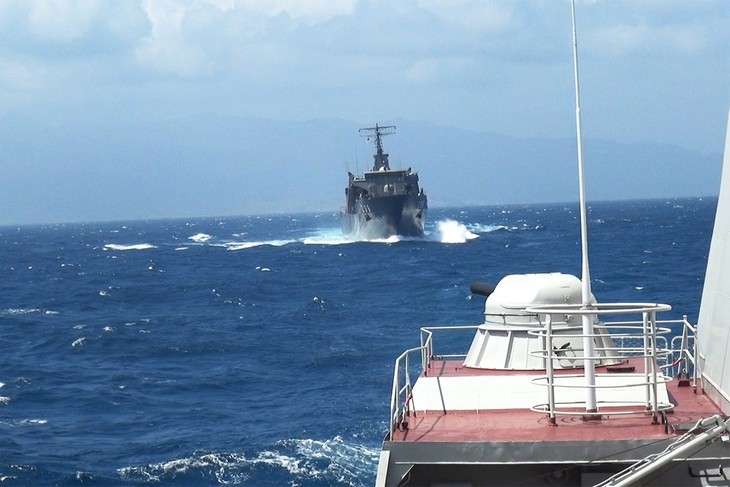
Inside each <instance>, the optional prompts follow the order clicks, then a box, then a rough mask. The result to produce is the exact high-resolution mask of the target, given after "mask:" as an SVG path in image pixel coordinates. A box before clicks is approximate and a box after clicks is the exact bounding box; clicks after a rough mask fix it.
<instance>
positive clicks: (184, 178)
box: [0, 115, 722, 224]
mask: <svg viewBox="0 0 730 487" xmlns="http://www.w3.org/2000/svg"><path fill="white" fill-rule="evenodd" d="M382 124H383V125H385V124H386V123H385V122H383V123H382ZM394 124H395V125H396V126H397V132H396V134H395V135H391V136H388V137H386V138H385V139H384V146H385V150H386V151H387V152H389V153H390V158H391V167H394V168H395V167H412V168H413V169H414V170H416V171H418V172H419V174H420V176H421V183H422V186H423V187H424V188H425V189H426V192H427V194H428V195H429V203H430V204H431V205H432V206H457V205H465V204H497V203H505V204H510V203H537V202H559V201H574V200H575V199H576V198H577V175H576V174H577V170H576V156H575V151H576V149H575V141H574V140H571V139H520V138H517V137H511V136H505V135H499V134H495V133H480V132H474V131H466V130H459V129H455V128H450V127H439V126H435V125H433V124H430V123H425V122H414V121H408V120H397V121H395V122H394ZM363 126H371V125H367V124H366V125H363V124H359V123H355V122H351V121H344V120H335V119H320V120H312V121H306V122H295V121H272V120H266V119H261V118H238V117H224V116H217V115H201V116H198V117H195V118H185V119H179V120H174V121H170V122H165V123H151V122H147V123H140V124H137V125H124V124H119V125H91V124H89V125H75V126H65V127H55V128H54V127H44V126H42V125H40V124H37V123H35V122H34V121H32V120H30V119H27V118H24V117H22V116H18V115H13V116H6V117H5V118H3V119H1V120H0V128H1V129H2V130H1V131H0V143H1V144H2V148H3V150H2V153H0V167H2V171H3V174H4V176H3V191H2V196H0V198H2V205H3V208H5V209H6V212H5V213H4V214H3V217H2V219H0V223H1V224H9V223H34V222H65V221H98V220H119V219H143V218H160V217H171V216H212V215H237V214H255V213H264V214H265V213H278V212H309V211H331V212H335V211H337V210H338V209H339V207H340V206H341V205H342V203H343V201H344V187H345V185H346V182H347V171H348V170H349V171H352V172H356V171H357V172H362V171H363V170H365V169H366V168H369V166H370V165H371V163H372V153H373V152H374V147H373V145H372V144H368V143H367V142H366V141H365V140H364V139H362V138H361V137H360V136H359V134H358V129H359V128H360V127H363ZM719 146H720V143H718V147H719ZM584 158H585V163H586V181H587V194H588V199H589V200H610V199H629V198H658V197H682V196H710V195H716V194H717V192H718V189H719V180H720V169H721V161H722V156H721V154H720V153H719V152H718V153H716V154H710V155H706V154H701V153H699V152H694V151H690V150H686V149H682V148H679V147H675V146H667V145H658V144H653V143H649V142H647V143H641V144H622V143H617V142H611V141H603V140H594V139H590V138H587V139H586V140H584Z"/></svg>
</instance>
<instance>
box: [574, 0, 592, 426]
mask: <svg viewBox="0 0 730 487" xmlns="http://www.w3.org/2000/svg"><path fill="white" fill-rule="evenodd" d="M571 10H572V13H573V73H574V77H575V128H576V133H577V136H578V137H577V138H578V185H579V191H580V193H579V199H580V243H581V254H582V276H581V282H582V304H583V309H590V308H591V307H592V305H591V272H590V269H589V266H588V216H587V212H586V194H585V193H586V189H585V179H584V177H583V134H582V131H581V121H580V85H579V83H578V36H577V34H576V28H575V0H571ZM582 323H583V356H584V357H585V358H584V359H583V368H584V372H585V380H586V412H588V413H595V412H597V411H598V408H597V407H596V388H595V385H596V369H595V361H594V360H593V359H592V358H590V357H593V356H594V354H595V350H594V346H593V336H592V335H593V316H592V315H586V314H584V315H582Z"/></svg>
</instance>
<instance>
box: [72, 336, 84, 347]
mask: <svg viewBox="0 0 730 487" xmlns="http://www.w3.org/2000/svg"><path fill="white" fill-rule="evenodd" d="M85 342H86V337H81V338H77V339H76V340H74V341H73V343H72V344H71V346H72V347H80V346H81V345H83V344H84V343H85Z"/></svg>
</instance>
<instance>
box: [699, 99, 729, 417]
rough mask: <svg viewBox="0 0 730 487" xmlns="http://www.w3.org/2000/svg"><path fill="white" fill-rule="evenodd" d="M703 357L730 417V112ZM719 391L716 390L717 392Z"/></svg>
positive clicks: (702, 319)
mask: <svg viewBox="0 0 730 487" xmlns="http://www.w3.org/2000/svg"><path fill="white" fill-rule="evenodd" d="M697 329H698V333H697V335H698V342H699V343H698V344H699V355H700V357H701V361H700V362H701V366H702V374H703V376H704V379H705V383H706V384H705V385H706V386H710V387H707V390H708V393H709V394H711V396H712V397H713V400H714V401H715V402H717V403H718V404H720V405H721V406H724V407H723V411H724V412H725V414H730V406H729V405H728V401H730V346H729V344H730V112H729V113H728V126H727V133H726V135H725V156H724V162H723V170H722V182H721V184H720V195H719V198H718V202H717V214H716V215H715V228H714V230H713V232H712V242H711V244H710V254H709V257H708V260H707V273H706V275H705V286H704V289H703V291H702V303H701V305H700V315H699V320H698V322H697ZM714 389H716V390H714Z"/></svg>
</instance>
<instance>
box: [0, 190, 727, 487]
mask: <svg viewBox="0 0 730 487" xmlns="http://www.w3.org/2000/svg"><path fill="white" fill-rule="evenodd" d="M716 204H717V199H716V198H702V199H700V198H695V199H672V200H650V201H630V202H610V203H609V202H606V203H595V204H591V205H590V212H589V232H590V258H591V273H592V278H593V292H594V294H595V295H596V296H597V298H598V300H599V301H603V302H607V301H621V302H628V301H641V302H665V303H668V304H671V305H673V307H674V308H673V310H672V311H671V312H670V313H668V314H667V315H666V316H665V317H666V318H678V317H681V316H682V315H683V314H687V315H688V316H689V319H690V320H691V321H693V322H696V319H697V314H698V311H699V300H700V297H701V292H702V281H703V278H704V272H705V265H706V261H707V253H708V250H709V243H710V236H711V231H712V225H713V221H714V213H715V207H716ZM578 216H579V215H578V208H577V205H575V204H552V205H532V206H489V207H469V208H450V209H432V210H430V213H429V222H428V224H427V235H426V236H425V237H424V238H422V239H389V240H384V241H375V242H353V241H348V240H347V239H345V238H343V237H342V236H341V234H340V231H339V226H338V221H337V215H335V214H306V215H278V216H266V217H265V216H254V217H230V218H189V219H174V220H156V221H129V222H114V223H85V224H65V225H40V226H21V227H2V228H0V249H1V250H0V383H2V384H3V386H2V387H0V434H1V435H2V438H1V439H0V484H2V485H13V486H14V485H103V486H137V485H155V486H158V485H161V486H165V485H201V486H203V485H245V486H302V487H310V486H311V487H314V486H369V485H373V483H374V480H375V469H376V464H377V458H378V453H379V447H380V444H381V441H382V438H383V436H384V434H385V432H386V429H387V424H386V421H387V417H388V412H389V397H390V388H391V380H392V367H393V362H394V360H395V358H396V356H397V355H398V354H400V352H401V351H403V350H404V349H405V348H410V347H412V346H416V345H417V340H418V328H419V327H420V326H424V325H447V324H478V323H480V322H481V321H482V315H481V313H482V312H483V305H484V300H483V298H480V297H478V296H471V295H470V292H469V286H470V284H471V282H473V281H482V282H490V283H496V282H497V281H498V280H499V279H500V278H501V277H503V276H504V275H506V274H512V273H523V272H553V271H561V272H568V273H573V274H576V275H580V242H579V224H578Z"/></svg>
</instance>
